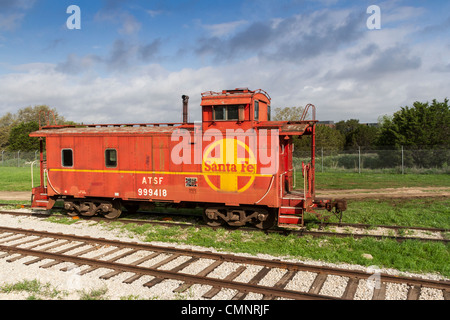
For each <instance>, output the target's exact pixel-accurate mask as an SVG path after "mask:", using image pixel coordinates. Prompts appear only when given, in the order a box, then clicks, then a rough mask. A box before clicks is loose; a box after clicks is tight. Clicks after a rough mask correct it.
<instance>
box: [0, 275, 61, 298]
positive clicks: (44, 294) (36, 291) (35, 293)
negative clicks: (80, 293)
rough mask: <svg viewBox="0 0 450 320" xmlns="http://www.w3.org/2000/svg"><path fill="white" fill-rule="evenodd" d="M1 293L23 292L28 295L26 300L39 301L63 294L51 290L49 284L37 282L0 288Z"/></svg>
mask: <svg viewBox="0 0 450 320" xmlns="http://www.w3.org/2000/svg"><path fill="white" fill-rule="evenodd" d="M0 292H1V293H14V292H24V293H27V294H29V296H28V297H27V298H26V299H27V300H41V299H54V298H60V297H61V295H65V293H64V292H62V291H59V290H56V289H55V288H52V286H51V285H50V284H49V283H45V284H43V283H41V282H40V281H38V280H23V281H21V282H17V283H13V284H4V285H2V286H0Z"/></svg>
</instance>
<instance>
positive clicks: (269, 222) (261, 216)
mask: <svg viewBox="0 0 450 320" xmlns="http://www.w3.org/2000/svg"><path fill="white" fill-rule="evenodd" d="M276 221H277V215H276V212H275V211H274V210H270V211H266V210H262V211H260V212H259V213H258V216H257V219H255V220H254V222H253V225H254V226H255V227H257V228H258V229H261V230H267V229H270V228H272V227H274V226H275V223H276Z"/></svg>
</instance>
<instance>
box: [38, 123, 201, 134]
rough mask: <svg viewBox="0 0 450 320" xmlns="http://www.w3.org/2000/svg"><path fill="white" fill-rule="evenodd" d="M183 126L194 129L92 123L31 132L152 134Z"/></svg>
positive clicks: (175, 126) (169, 131) (166, 132)
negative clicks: (90, 124)
mask: <svg viewBox="0 0 450 320" xmlns="http://www.w3.org/2000/svg"><path fill="white" fill-rule="evenodd" d="M180 128H183V129H186V130H192V128H193V126H190V125H183V126H182V127H181V126H180V125H135V126H133V125H97V126H95V125H92V126H83V127H73V126H70V127H59V128H55V127H49V128H45V127H44V128H41V129H40V130H38V131H35V132H32V133H30V137H51V136H97V135H100V136H104V135H115V136H117V135H152V134H172V133H173V132H174V131H176V130H178V129H180Z"/></svg>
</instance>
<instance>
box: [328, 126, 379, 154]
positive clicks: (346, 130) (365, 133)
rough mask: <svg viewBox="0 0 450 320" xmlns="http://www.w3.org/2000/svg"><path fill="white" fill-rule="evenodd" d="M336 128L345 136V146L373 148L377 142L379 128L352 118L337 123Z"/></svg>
mask: <svg viewBox="0 0 450 320" xmlns="http://www.w3.org/2000/svg"><path fill="white" fill-rule="evenodd" d="M336 130H338V131H339V132H341V133H342V134H343V135H344V137H345V147H346V148H353V149H356V148H358V147H363V148H369V149H370V148H371V147H372V146H374V145H375V144H376V142H377V138H378V134H379V129H378V128H377V127H370V126H367V125H364V124H361V123H359V120H356V119H351V120H347V121H339V122H338V123H336Z"/></svg>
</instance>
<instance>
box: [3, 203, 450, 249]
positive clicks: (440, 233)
mask: <svg viewBox="0 0 450 320" xmlns="http://www.w3.org/2000/svg"><path fill="white" fill-rule="evenodd" d="M23 207H25V206H23ZM44 212H45V211H44ZM0 214H10V215H23V216H31V215H33V216H36V217H49V216H51V214H49V213H37V214H35V213H32V212H17V211H7V210H0ZM152 214H155V213H152ZM156 214H160V213H156ZM161 215H162V214H161ZM165 216H166V215H165ZM189 217H190V218H196V217H195V216H192V215H190V216H189ZM81 218H83V217H81ZM83 219H88V220H93V221H104V222H107V223H110V222H111V221H116V220H109V219H105V218H102V217H87V218H86V217H85V218H83ZM117 221H120V222H122V223H134V224H153V225H159V226H166V227H181V228H188V227H196V228H211V227H209V226H207V225H205V224H202V223H177V222H164V221H159V220H148V219H124V218H122V219H119V220H117ZM324 225H325V226H334V227H348V228H353V229H354V231H355V232H336V231H324V230H319V231H312V230H307V229H305V228H303V229H289V228H281V229H271V230H264V231H261V230H259V229H255V228H248V227H241V228H239V230H242V231H247V232H265V233H267V234H270V233H277V234H282V235H291V234H293V235H297V236H312V237H326V236H328V237H341V238H342V237H353V238H355V239H364V238H375V239H378V240H383V239H390V240H395V241H398V242H402V241H406V240H418V241H423V242H441V243H444V244H448V243H449V242H450V240H449V239H447V235H446V234H447V233H449V232H450V230H448V229H440V228H425V227H406V226H386V225H367V224H352V223H325V224H324ZM217 228H221V227H214V229H217ZM369 228H373V229H376V228H384V229H390V230H393V233H396V235H386V234H384V235H377V234H370V233H364V231H363V232H361V231H360V232H359V233H358V230H357V229H362V230H367V229H369ZM401 230H403V231H412V232H413V233H414V232H417V231H418V232H429V233H434V234H435V235H436V236H437V237H418V236H402V235H399V234H400V231H401Z"/></svg>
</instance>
